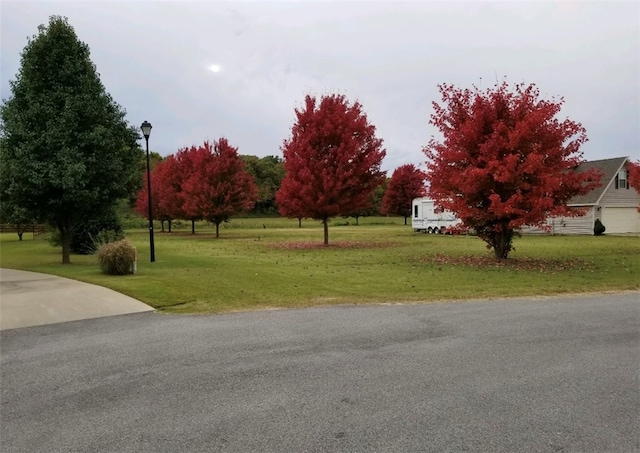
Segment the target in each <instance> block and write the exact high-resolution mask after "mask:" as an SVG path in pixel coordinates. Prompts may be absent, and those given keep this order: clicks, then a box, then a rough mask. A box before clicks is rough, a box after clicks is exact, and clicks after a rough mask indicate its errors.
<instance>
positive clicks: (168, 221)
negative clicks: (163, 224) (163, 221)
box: [167, 220, 171, 233]
mask: <svg viewBox="0 0 640 453" xmlns="http://www.w3.org/2000/svg"><path fill="white" fill-rule="evenodd" d="M167 224H168V225H169V233H171V220H167Z"/></svg>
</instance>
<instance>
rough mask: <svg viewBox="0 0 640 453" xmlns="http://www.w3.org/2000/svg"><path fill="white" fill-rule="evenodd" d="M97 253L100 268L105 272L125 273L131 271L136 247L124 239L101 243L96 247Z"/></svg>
mask: <svg viewBox="0 0 640 453" xmlns="http://www.w3.org/2000/svg"><path fill="white" fill-rule="evenodd" d="M97 255H98V264H100V269H101V270H102V272H104V273H105V274H108V275H125V274H131V273H133V263H134V261H135V257H136V248H135V247H134V246H133V245H132V244H131V243H130V242H129V241H127V240H126V239H122V240H120V241H117V242H108V243H106V244H103V245H102V246H100V248H99V249H98V252H97Z"/></svg>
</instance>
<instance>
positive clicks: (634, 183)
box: [627, 161, 640, 212]
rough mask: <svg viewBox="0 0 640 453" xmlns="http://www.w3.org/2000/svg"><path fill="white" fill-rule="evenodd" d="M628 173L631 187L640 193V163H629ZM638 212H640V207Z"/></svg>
mask: <svg viewBox="0 0 640 453" xmlns="http://www.w3.org/2000/svg"><path fill="white" fill-rule="evenodd" d="M627 171H628V172H629V185H630V186H631V187H633V188H634V189H635V190H636V192H638V193H640V161H637V162H632V161H629V163H628V164H627ZM638 212H640V206H638Z"/></svg>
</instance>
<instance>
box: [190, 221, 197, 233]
mask: <svg viewBox="0 0 640 453" xmlns="http://www.w3.org/2000/svg"><path fill="white" fill-rule="evenodd" d="M191 234H196V221H195V220H191Z"/></svg>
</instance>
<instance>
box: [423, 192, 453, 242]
mask: <svg viewBox="0 0 640 453" xmlns="http://www.w3.org/2000/svg"><path fill="white" fill-rule="evenodd" d="M411 204H412V209H411V211H412V213H413V216H412V217H411V227H412V228H413V231H416V232H422V233H435V234H444V233H446V232H447V230H449V229H451V228H452V227H454V226H456V225H457V224H458V223H460V219H458V218H457V217H456V216H455V215H454V214H453V213H452V212H449V211H443V212H436V208H435V202H434V201H433V200H432V199H430V198H426V197H422V198H415V199H414V200H413V201H412V203H411Z"/></svg>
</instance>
